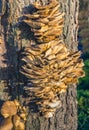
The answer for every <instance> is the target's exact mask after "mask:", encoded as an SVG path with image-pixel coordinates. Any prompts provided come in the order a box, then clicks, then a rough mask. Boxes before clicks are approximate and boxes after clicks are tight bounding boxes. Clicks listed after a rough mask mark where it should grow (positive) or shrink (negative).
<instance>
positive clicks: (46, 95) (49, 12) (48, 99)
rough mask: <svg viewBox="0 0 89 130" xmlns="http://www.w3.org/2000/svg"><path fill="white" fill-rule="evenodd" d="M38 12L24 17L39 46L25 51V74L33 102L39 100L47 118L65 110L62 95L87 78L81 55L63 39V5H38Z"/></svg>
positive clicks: (27, 89) (27, 88)
mask: <svg viewBox="0 0 89 130" xmlns="http://www.w3.org/2000/svg"><path fill="white" fill-rule="evenodd" d="M34 6H35V8H36V12H34V13H33V14H24V15H25V16H26V19H25V20H23V21H24V22H25V23H26V24H28V25H29V26H30V27H31V30H32V31H33V32H34V37H35V39H36V40H37V43H41V44H36V45H31V46H30V47H28V48H25V50H24V52H23V54H24V57H23V59H22V60H23V61H24V62H25V64H24V65H23V66H22V69H21V73H22V74H24V75H25V76H26V77H27V78H28V79H29V80H30V86H26V87H24V89H25V90H26V91H27V93H28V96H29V97H30V95H31V93H32V94H33V97H32V99H31V98H30V101H31V100H32V101H33V100H34V99H35V100H36V104H37V105H38V109H39V111H40V112H41V113H42V115H44V117H46V118H50V117H52V116H53V115H54V113H55V111H56V109H57V108H58V107H61V101H60V99H59V95H60V94H61V93H63V92H66V90H67V87H68V85H69V84H73V83H77V82H78V78H79V77H82V76H84V71H83V70H82V67H83V66H84V64H83V61H82V59H80V55H81V52H78V51H76V52H72V51H70V50H68V49H67V47H66V45H65V44H64V43H63V41H62V40H61V38H59V36H60V35H61V34H62V30H63V21H64V20H63V15H64V14H63V13H60V12H59V6H60V5H59V3H58V2H57V1H56V0H52V2H51V3H49V4H48V5H43V6H42V5H40V4H38V3H37V2H36V3H34Z"/></svg>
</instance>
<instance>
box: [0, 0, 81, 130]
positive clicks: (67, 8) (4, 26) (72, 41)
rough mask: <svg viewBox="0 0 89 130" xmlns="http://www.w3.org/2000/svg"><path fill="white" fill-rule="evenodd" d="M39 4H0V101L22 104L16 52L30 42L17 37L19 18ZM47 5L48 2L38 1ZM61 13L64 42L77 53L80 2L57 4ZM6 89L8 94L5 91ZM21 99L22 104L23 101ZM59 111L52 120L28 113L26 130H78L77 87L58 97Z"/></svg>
mask: <svg viewBox="0 0 89 130" xmlns="http://www.w3.org/2000/svg"><path fill="white" fill-rule="evenodd" d="M34 1H40V0H0V7H2V8H0V9H1V10H0V17H1V21H0V27H1V28H0V29H1V30H2V31H1V35H2V38H4V42H3V43H2V44H0V49H2V50H0V100H1V101H3V100H7V99H14V98H19V100H20V101H21V102H23V100H24V99H23V98H22V96H21V94H23V90H22V86H23V85H24V83H22V80H23V77H22V75H20V74H19V73H18V70H19V51H20V50H21V49H22V47H24V46H28V45H29V38H26V35H25V33H24V31H25V32H26V30H23V32H22V35H21V36H19V31H18V28H17V25H18V18H21V16H22V12H23V10H24V9H26V7H27V6H29V4H31V3H33V2H34ZM41 1H42V2H43V4H47V3H48V0H41ZM59 2H60V3H61V10H62V11H64V12H65V25H64V31H63V40H64V42H65V44H66V45H67V47H68V48H69V49H71V50H74V51H75V50H77V46H78V44H77V31H78V8H79V0H59ZM6 88H7V90H8V93H9V94H7V92H6V91H5V90H6ZM22 99H23V100H22ZM60 99H61V101H62V107H61V108H60V109H58V110H57V111H56V114H55V116H54V117H53V118H51V119H44V118H43V117H38V115H36V114H33V113H30V114H29V115H28V119H27V123H26V130H77V99H76V85H73V84H72V85H71V86H69V88H68V90H67V92H66V93H65V94H61V95H60Z"/></svg>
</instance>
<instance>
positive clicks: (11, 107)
mask: <svg viewBox="0 0 89 130" xmlns="http://www.w3.org/2000/svg"><path fill="white" fill-rule="evenodd" d="M16 113H17V108H16V105H15V103H14V102H13V101H6V102H5V103H4V104H3V106H2V108H1V115H2V116H3V117H4V118H7V117H10V116H13V115H15V114H16Z"/></svg>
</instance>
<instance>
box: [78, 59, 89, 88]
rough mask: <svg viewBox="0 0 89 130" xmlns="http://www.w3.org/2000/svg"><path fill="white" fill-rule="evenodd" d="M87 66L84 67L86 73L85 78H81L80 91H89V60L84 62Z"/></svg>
mask: <svg viewBox="0 0 89 130" xmlns="http://www.w3.org/2000/svg"><path fill="white" fill-rule="evenodd" d="M84 63H85V66H84V71H85V77H83V78H81V79H80V80H79V86H78V87H79V89H83V90H86V89H89V60H88V59H87V60H85V61H84Z"/></svg>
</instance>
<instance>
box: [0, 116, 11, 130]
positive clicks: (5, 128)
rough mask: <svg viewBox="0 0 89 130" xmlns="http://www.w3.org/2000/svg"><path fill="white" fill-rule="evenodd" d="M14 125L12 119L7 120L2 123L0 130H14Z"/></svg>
mask: <svg viewBox="0 0 89 130" xmlns="http://www.w3.org/2000/svg"><path fill="white" fill-rule="evenodd" d="M12 128H13V123H12V117H8V118H5V119H4V120H3V121H2V122H1V123H0V130H12Z"/></svg>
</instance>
